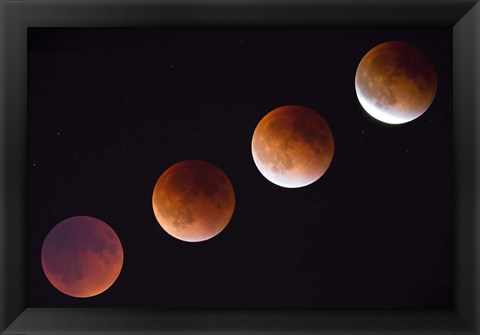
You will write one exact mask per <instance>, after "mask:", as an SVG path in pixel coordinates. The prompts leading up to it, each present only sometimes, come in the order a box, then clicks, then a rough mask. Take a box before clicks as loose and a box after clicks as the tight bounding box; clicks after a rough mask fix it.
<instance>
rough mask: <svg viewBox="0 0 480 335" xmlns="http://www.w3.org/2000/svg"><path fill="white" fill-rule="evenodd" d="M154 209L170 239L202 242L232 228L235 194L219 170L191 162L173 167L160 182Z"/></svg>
mask: <svg viewBox="0 0 480 335" xmlns="http://www.w3.org/2000/svg"><path fill="white" fill-rule="evenodd" d="M152 206H153V212H154V214H155V218H156V219H157V221H158V223H159V224H160V226H161V227H162V228H163V229H164V230H165V231H166V232H167V233H168V234H169V235H171V236H173V237H175V238H177V239H179V240H181V241H185V242H201V241H205V240H209V239H211V238H212V237H214V236H216V235H218V234H219V233H220V232H221V231H222V230H223V229H225V227H226V226H227V225H228V223H229V222H230V219H231V218H232V215H233V210H234V208H235V194H234V192H233V187H232V184H231V183H230V180H229V179H228V177H227V176H226V175H225V173H224V172H223V171H222V170H220V169H219V168H218V167H217V166H215V165H213V164H211V163H208V162H205V161H201V160H188V161H182V162H179V163H176V164H174V165H172V166H171V167H169V168H168V169H167V170H165V172H163V173H162V175H161V176H160V177H159V178H158V180H157V183H156V184H155V188H154V190H153V196H152Z"/></svg>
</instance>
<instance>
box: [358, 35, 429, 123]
mask: <svg viewBox="0 0 480 335" xmlns="http://www.w3.org/2000/svg"><path fill="white" fill-rule="evenodd" d="M355 90H356V92H357V97H358V100H359V101H360V104H361V105H362V107H363V108H364V109H365V111H366V112H367V113H368V114H370V115H371V116H373V117H374V118H375V119H377V120H380V121H382V122H385V123H390V124H401V123H406V122H409V121H412V120H414V119H416V118H418V117H419V116H420V115H422V114H423V113H424V112H425V111H426V110H427V109H428V108H429V107H430V105H431V104H432V102H433V99H434V97H435V94H436V91H437V74H436V72H435V67H434V66H433V64H432V62H431V61H430V59H429V58H428V56H427V55H426V54H425V53H424V52H423V51H422V50H420V49H418V48H417V47H415V46H413V45H411V44H408V43H406V42H401V41H393V42H385V43H382V44H380V45H377V46H376V47H374V48H373V49H371V50H370V51H368V52H367V53H366V54H365V56H364V57H363V58H362V60H361V61H360V63H359V65H358V67H357V72H356V74H355Z"/></svg>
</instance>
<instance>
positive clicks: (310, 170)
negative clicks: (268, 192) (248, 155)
mask: <svg viewBox="0 0 480 335" xmlns="http://www.w3.org/2000/svg"><path fill="white" fill-rule="evenodd" d="M251 149H252V156H253V160H254V162H255V165H256V166H257V168H258V170H259V171H260V173H261V174H262V175H263V176H264V177H265V178H266V179H267V180H269V181H271V182H272V183H274V184H276V185H278V186H282V187H287V188H297V187H303V186H306V185H309V184H311V183H313V182H315V181H316V180H318V179H319V178H320V177H321V176H323V175H324V173H325V172H326V171H327V169H328V167H329V166H330V164H331V162H332V159H333V152H334V141H333V135H332V132H331V130H330V127H329V126H328V124H327V122H326V121H325V120H324V119H323V118H322V117H321V116H320V115H319V114H318V113H316V112H315V111H313V110H311V109H309V108H307V107H303V106H298V105H288V106H283V107H279V108H276V109H274V110H272V111H271V112H270V113H268V114H267V115H266V116H265V117H264V118H263V119H262V120H260V122H259V123H258V125H257V127H256V128H255V131H254V133H253V138H252V147H251Z"/></svg>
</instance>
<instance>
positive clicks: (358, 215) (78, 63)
mask: <svg viewBox="0 0 480 335" xmlns="http://www.w3.org/2000/svg"><path fill="white" fill-rule="evenodd" d="M392 40H402V41H405V42H408V43H411V44H413V45H415V46H417V47H419V48H420V49H422V50H423V51H424V52H425V53H426V54H427V55H428V56H429V57H430V59H431V61H432V62H433V64H434V66H435V68H436V71H437V76H438V89H437V94H436V97H435V100H434V102H433V104H432V105H431V107H430V108H429V109H428V110H427V112H426V113H425V114H423V115H422V116H420V117H419V118H418V119H416V120H414V121H412V122H409V123H406V124H402V125H388V124H384V123H381V122H380V121H377V120H375V119H373V118H372V117H370V116H369V115H368V114H367V113H366V112H365V111H364V110H363V108H362V107H361V105H360V103H359V102H358V99H357V97H356V93H355V86H354V78H355V71H356V67H357V65H358V63H359V62H360V60H361V58H362V57H363V55H364V54H365V53H366V52H367V51H369V50H370V49H371V48H373V47H374V46H376V45H378V44H380V43H382V42H386V41H392ZM452 87H453V84H452V30H451V28H448V29H374V28H323V27H317V28H289V29H287V28H258V29H257V28H201V29H199V28H198V29H197V28H158V29H157V28H155V29H107V28H101V29H63V28H62V29H58V28H57V29H53V28H30V29H29V31H28V209H29V211H28V224H29V226H28V233H29V234H28V245H29V249H28V262H29V263H28V264H29V268H28V273H29V276H28V278H29V281H28V298H29V306H30V307H145V308H449V307H451V305H452V298H453V288H452V281H453V133H452V113H453V107H452ZM292 104H295V105H303V106H305V107H308V108H310V109H313V110H315V111H316V112H318V113H319V114H320V115H321V116H322V117H323V118H324V119H325V120H326V121H327V122H328V124H329V126H330V129H331V130H332V133H333V136H334V140H335V154H334V157H333V162H332V164H331V165H330V168H329V169H328V170H327V172H326V173H325V175H323V176H322V177H321V178H320V179H319V180H317V181H316V182H315V183H313V184H311V185H308V186H306V187H303V188H296V189H288V188H282V187H280V186H277V185H274V184H272V183H271V182H269V181H268V180H267V179H265V178H264V177H263V176H262V175H261V173H260V172H259V171H258V169H257V168H256V166H255V164H254V162H253V158H252V155H251V139H252V135H253V131H254V129H255V127H256V125H257V124H258V122H259V121H260V120H261V119H262V118H263V117H264V116H265V115H266V114H267V113H268V112H270V111H271V110H273V109H275V108H277V107H280V106H283V105H292ZM190 159H200V160H205V161H208V162H210V163H212V164H215V165H216V166H218V167H219V168H220V169H221V170H222V171H223V172H224V173H225V174H226V175H227V176H228V178H229V179H230V181H231V183H232V185H233V188H234V191H235V203H236V204H235V210H234V213H233V217H232V219H231V221H230V223H229V225H228V226H227V227H226V228H225V230H223V231H222V232H221V233H220V234H219V235H217V236H216V237H214V238H212V239H210V240H208V241H205V242H198V243H188V242H183V241H180V240H177V239H175V238H173V237H171V236H170V235H168V234H167V233H166V232H165V231H164V230H163V229H162V228H161V227H160V225H159V224H158V223H157V221H156V219H155V217H154V214H153V210H152V205H151V198H152V192H153V188H154V186H155V183H156V181H157V179H158V178H159V176H160V175H161V174H162V172H163V171H165V170H166V169H167V168H168V167H170V166H171V165H173V164H175V163H177V162H180V161H182V160H190ZM77 215H87V216H93V217H96V218H98V219H100V220H102V221H104V222H106V223H107V224H108V225H110V226H111V227H112V228H113V229H114V230H115V232H116V233H117V235H118V237H119V238H120V240H121V243H122V246H123V252H124V264H123V268H122V272H121V273H120V276H119V277H118V279H117V281H116V282H115V283H114V284H113V286H112V287H111V288H110V289H109V290H107V291H105V292H104V293H102V294H100V295H98V296H95V297H92V298H73V297H70V296H67V295H65V294H63V293H61V292H59V291H57V290H56V289H55V288H54V287H53V286H52V285H51V284H50V283H49V282H48V280H47V278H46V277H45V274H44V273H43V270H42V266H41V262H40V255H41V248H42V244H43V241H44V239H45V237H46V236H47V234H48V232H49V231H50V230H51V229H52V228H53V227H54V226H55V225H56V224H57V223H59V222H60V221H62V220H64V219H66V218H69V217H72V216H77Z"/></svg>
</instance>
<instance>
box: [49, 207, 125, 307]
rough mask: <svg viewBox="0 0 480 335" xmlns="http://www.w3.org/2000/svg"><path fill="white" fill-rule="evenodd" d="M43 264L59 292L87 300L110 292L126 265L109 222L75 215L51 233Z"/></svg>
mask: <svg viewBox="0 0 480 335" xmlns="http://www.w3.org/2000/svg"><path fill="white" fill-rule="evenodd" d="M41 261H42V267H43V271H44V273H45V276H46V277H47V279H48V280H49V281H50V283H51V284H52V285H53V286H54V287H55V288H56V289H57V290H59V291H60V292H62V293H64V294H66V295H69V296H72V297H76V298H87V297H93V296H95V295H98V294H100V293H102V292H104V291H106V290H107V289H108V288H110V287H111V286H112V285H113V283H114V282H115V281H116V280H117V278H118V276H119V275H120V271H121V270H122V266H123V248H122V244H121V243H120V239H119V238H118V236H117V234H116V233H115V231H114V230H113V229H112V228H111V227H110V226H109V225H107V224H106V223H105V222H103V221H101V220H99V219H97V218H94V217H90V216H74V217H71V218H68V219H66V220H63V221H61V222H60V223H59V224H57V225H56V226H55V227H53V229H52V230H51V231H50V232H49V233H48V235H47V237H46V238H45V241H44V242H43V246H42V254H41Z"/></svg>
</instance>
